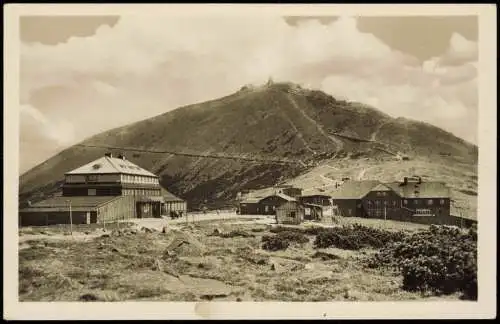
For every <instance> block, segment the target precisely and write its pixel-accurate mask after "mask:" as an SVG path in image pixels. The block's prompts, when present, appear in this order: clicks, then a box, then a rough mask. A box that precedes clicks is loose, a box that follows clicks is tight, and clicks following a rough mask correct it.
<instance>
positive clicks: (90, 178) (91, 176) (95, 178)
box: [85, 174, 97, 182]
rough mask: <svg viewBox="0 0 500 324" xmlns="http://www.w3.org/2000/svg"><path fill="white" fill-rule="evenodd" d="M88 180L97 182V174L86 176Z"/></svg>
mask: <svg viewBox="0 0 500 324" xmlns="http://www.w3.org/2000/svg"><path fill="white" fill-rule="evenodd" d="M85 180H86V181H87V182H97V174H90V175H88V176H86V177H85Z"/></svg>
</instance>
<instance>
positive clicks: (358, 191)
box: [331, 180, 380, 199]
mask: <svg viewBox="0 0 500 324" xmlns="http://www.w3.org/2000/svg"><path fill="white" fill-rule="evenodd" d="M379 184H380V182H379V181H378V180H363V181H355V180H349V181H346V182H345V183H344V184H343V185H341V186H340V187H339V188H338V189H337V190H335V191H332V192H331V196H332V198H333V199H361V198H363V197H364V196H365V195H366V194H367V193H369V192H370V191H371V190H372V189H373V188H374V187H375V186H377V185H379Z"/></svg>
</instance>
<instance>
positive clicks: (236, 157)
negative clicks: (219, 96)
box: [75, 144, 306, 166]
mask: <svg viewBox="0 0 500 324" xmlns="http://www.w3.org/2000/svg"><path fill="white" fill-rule="evenodd" d="M75 146H81V147H89V148H101V149H108V150H119V151H124V152H127V151H130V152H143V153H153V154H172V155H178V156H187V157H197V158H199V157H203V158H212V159H229V160H242V161H249V162H265V163H276V164H300V165H302V166H306V164H305V163H304V162H303V161H302V160H292V159H272V158H263V157H245V156H241V155H230V154H227V153H218V154H214V153H209V154H206V153H187V152H176V151H171V150H149V149H140V148H130V147H118V146H107V145H90V144H76V145H75Z"/></svg>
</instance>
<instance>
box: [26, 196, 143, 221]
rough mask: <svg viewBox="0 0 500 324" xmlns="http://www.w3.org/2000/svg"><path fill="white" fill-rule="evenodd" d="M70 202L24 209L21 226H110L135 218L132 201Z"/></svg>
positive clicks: (64, 200) (60, 198)
mask: <svg viewBox="0 0 500 324" xmlns="http://www.w3.org/2000/svg"><path fill="white" fill-rule="evenodd" d="M68 198H69V197H63V196H58V197H53V198H49V199H46V200H43V201H40V202H38V203H35V204H32V205H31V206H29V207H27V208H23V209H22V210H20V212H19V225H20V226H48V225H54V224H70V223H71V221H72V222H73V224H92V223H109V222H114V221H116V220H124V219H130V218H134V217H135V213H134V200H133V199H132V197H124V196H118V197H113V196H102V197H95V196H87V197H71V198H69V199H68ZM70 211H71V212H70ZM70 214H71V220H70Z"/></svg>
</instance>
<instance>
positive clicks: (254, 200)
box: [240, 197, 262, 204]
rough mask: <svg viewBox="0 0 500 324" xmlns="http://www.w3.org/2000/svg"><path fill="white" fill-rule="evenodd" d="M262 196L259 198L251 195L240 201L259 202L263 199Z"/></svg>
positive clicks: (243, 202) (246, 202) (247, 202)
mask: <svg viewBox="0 0 500 324" xmlns="http://www.w3.org/2000/svg"><path fill="white" fill-rule="evenodd" d="M261 199H262V198H259V197H249V198H245V199H243V200H242V201H240V203H242V204H257V203H259V201H261Z"/></svg>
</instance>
